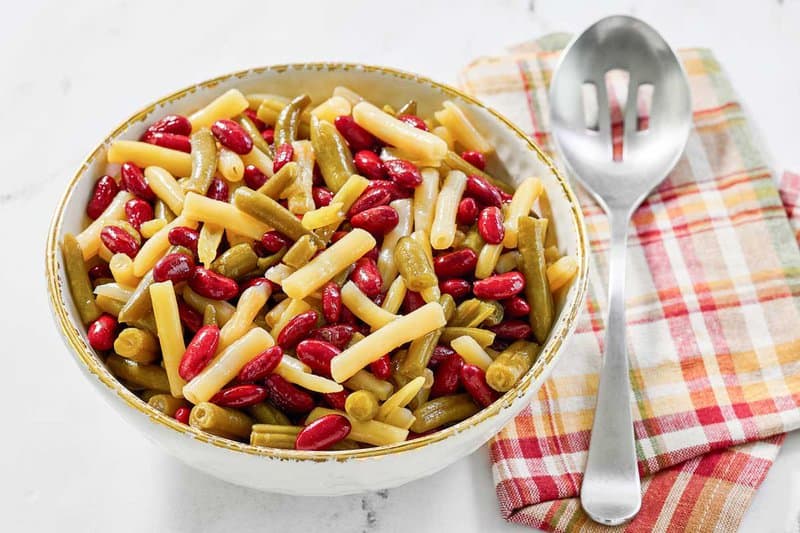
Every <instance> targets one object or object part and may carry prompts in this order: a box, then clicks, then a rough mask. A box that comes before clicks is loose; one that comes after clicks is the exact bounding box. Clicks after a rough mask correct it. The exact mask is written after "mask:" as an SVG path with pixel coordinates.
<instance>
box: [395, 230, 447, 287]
mask: <svg viewBox="0 0 800 533" xmlns="http://www.w3.org/2000/svg"><path fill="white" fill-rule="evenodd" d="M394 262H395V264H396V265H397V269H398V271H399V272H400V275H401V276H402V277H403V281H405V283H406V287H408V288H409V289H410V290H412V291H415V292H420V291H422V290H424V289H427V288H430V287H435V286H436V285H437V284H438V283H439V280H438V278H437V277H436V274H435V273H434V271H433V265H432V264H431V262H430V261H429V260H428V255H427V254H426V253H425V249H424V248H423V247H422V245H421V244H420V243H419V242H418V241H417V240H416V239H414V238H412V237H401V238H400V240H399V241H397V245H396V246H395V248H394Z"/></svg>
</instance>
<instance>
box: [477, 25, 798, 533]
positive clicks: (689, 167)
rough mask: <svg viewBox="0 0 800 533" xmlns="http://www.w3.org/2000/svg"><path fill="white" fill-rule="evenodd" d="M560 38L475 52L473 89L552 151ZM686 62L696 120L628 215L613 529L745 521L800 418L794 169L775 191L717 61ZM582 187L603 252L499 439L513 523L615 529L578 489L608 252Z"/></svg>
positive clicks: (703, 54) (498, 472) (602, 226)
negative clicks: (633, 476)
mask: <svg viewBox="0 0 800 533" xmlns="http://www.w3.org/2000/svg"><path fill="white" fill-rule="evenodd" d="M565 42H566V41H565V38H564V36H563V34H562V35H557V36H550V37H549V38H545V39H543V40H540V41H537V42H536V43H532V44H528V45H524V46H522V47H518V48H516V49H514V50H512V51H511V53H510V54H509V55H507V56H503V57H496V58H484V59H479V60H477V61H475V62H474V63H473V64H471V65H470V66H469V67H467V69H466V70H465V71H464V73H463V77H462V85H463V87H465V89H466V90H467V91H468V92H470V93H472V94H474V95H475V96H477V97H478V98H480V99H481V100H483V101H484V102H486V103H487V104H488V105H490V106H493V107H495V108H496V109H498V110H499V111H500V112H501V113H504V114H505V115H506V116H508V117H509V118H511V120H513V121H515V122H516V123H517V124H518V125H519V126H520V127H522V128H523V129H524V130H525V131H526V132H528V133H529V134H530V135H532V137H533V138H534V139H535V140H536V141H537V142H538V143H539V144H540V145H541V146H543V147H544V148H545V149H552V144H551V139H550V137H549V133H548V118H547V117H548V108H547V84H548V81H549V80H550V76H551V74H552V69H553V67H554V65H555V62H556V60H557V59H558V55H559V50H560V49H561V48H563V46H564V44H565ZM680 57H681V60H682V61H683V64H684V66H685V68H686V71H687V73H688V75H689V83H690V85H691V89H692V105H693V110H694V128H693V129H692V131H691V134H690V137H689V143H688V145H687V148H686V151H685V154H684V155H683V157H682V158H681V160H680V161H679V163H678V165H677V167H676V168H675V170H674V171H673V172H672V173H671V174H670V175H669V177H668V178H667V179H666V180H665V181H664V182H663V184H661V186H659V187H658V189H657V190H656V191H655V192H654V193H653V194H651V195H650V197H649V198H648V199H647V200H646V201H645V203H644V204H643V205H642V206H641V207H640V208H639V210H638V211H637V212H636V214H635V215H634V217H633V223H632V226H631V228H630V232H631V234H630V238H629V244H628V247H629V249H628V283H627V290H628V292H627V304H628V309H627V318H628V345H629V356H630V361H631V366H632V368H631V381H632V384H633V389H634V391H633V392H634V399H635V403H634V405H633V411H634V424H635V433H636V438H637V445H636V450H637V456H638V460H639V470H640V473H641V475H642V496H643V503H642V510H641V512H640V513H639V515H638V516H637V517H636V518H635V519H634V520H633V521H632V522H631V523H629V524H627V525H625V526H620V527H618V528H615V529H619V530H627V531H651V530H652V531H685V530H689V531H733V530H735V529H736V527H737V525H738V524H739V522H740V520H741V518H742V516H743V514H744V512H745V510H746V509H747V506H748V504H749V501H750V499H751V498H752V496H753V493H754V491H755V489H756V488H757V487H758V485H759V484H760V483H761V481H762V480H763V479H764V477H765V476H766V473H767V471H768V469H769V467H770V466H771V464H772V462H773V461H774V459H775V456H776V455H777V452H778V449H779V447H780V445H781V442H782V441H783V433H785V432H786V431H791V430H793V429H795V428H797V427H798V426H800V410H798V409H797V406H798V402H800V300H798V299H797V298H796V295H797V293H798V292H800V253H798V246H797V242H796V232H797V230H798V225H797V224H798V220H799V219H800V208H798V209H795V206H796V205H797V203H798V199H799V198H800V177H798V176H795V175H788V176H787V179H786V185H787V187H786V190H785V192H784V193H783V196H781V194H780V193H779V190H778V187H777V186H776V183H775V181H774V180H773V177H772V174H771V172H770V170H769V168H768V167H767V165H766V163H765V157H764V154H763V153H762V151H761V150H760V149H759V147H758V143H757V140H756V139H755V138H754V133H753V131H752V130H751V128H750V125H749V124H748V122H747V120H746V117H745V115H744V113H743V112H742V108H741V106H740V104H739V103H738V101H737V99H736V96H735V94H734V92H733V90H732V88H731V86H730V83H729V81H728V79H727V78H726V77H725V75H724V73H723V72H722V69H721V67H720V65H719V63H718V62H717V61H716V59H715V58H714V56H713V55H712V54H711V52H709V51H708V50H701V49H693V50H684V51H682V52H681V53H680ZM656 90H658V89H656ZM578 189H580V188H579V187H578ZM578 194H579V197H580V200H581V204H582V206H583V211H584V214H585V217H586V224H587V227H588V230H589V234H590V236H591V245H592V251H593V254H592V260H591V272H590V282H589V291H588V298H587V301H586V304H585V312H584V313H583V316H582V319H581V320H580V321H579V324H578V326H577V331H576V333H575V335H574V338H573V339H572V340H571V342H570V344H569V345H568V346H567V347H566V348H565V349H566V353H565V354H563V357H562V359H561V362H560V364H559V365H558V366H557V368H556V369H555V370H554V372H553V374H552V376H551V378H550V379H549V380H548V381H547V382H546V383H545V384H544V386H543V387H542V388H541V390H540V392H539V394H538V398H537V399H536V400H535V401H534V402H533V403H532V404H531V405H530V406H529V407H527V408H526V409H525V410H524V411H523V412H522V413H521V414H520V415H519V416H518V417H517V418H516V419H515V420H514V421H513V422H512V423H511V424H510V425H509V426H507V427H506V428H505V429H504V430H503V431H502V432H501V433H500V434H499V435H498V437H497V438H495V439H494V441H493V442H492V443H491V446H490V450H491V458H492V462H493V473H494V478H495V482H496V488H497V495H498V498H499V500H500V507H501V511H502V513H503V516H504V517H505V518H506V519H508V520H511V521H513V522H518V523H521V524H526V525H529V526H532V527H537V528H542V529H545V530H550V531H601V530H609V529H611V528H607V527H604V526H599V525H597V524H594V523H593V522H591V521H590V520H589V519H588V517H587V516H586V515H585V514H584V512H583V511H582V509H581V507H580V502H579V499H578V494H579V491H580V486H581V479H582V470H583V467H584V464H585V461H586V450H587V448H588V445H589V434H590V430H591V427H592V413H593V409H594V405H595V397H596V393H597V383H598V369H599V367H600V357H601V355H600V354H601V353H602V348H603V347H602V342H603V328H604V324H603V320H604V314H605V309H606V303H607V302H606V279H607V258H606V253H607V247H608V225H607V220H606V217H605V215H604V214H603V212H602V211H601V209H600V208H599V207H598V205H597V204H596V203H595V202H594V201H593V200H592V199H591V198H590V197H589V195H588V194H586V193H585V192H584V191H581V190H579V191H578ZM787 214H788V216H787ZM790 218H791V221H790ZM793 224H794V226H793Z"/></svg>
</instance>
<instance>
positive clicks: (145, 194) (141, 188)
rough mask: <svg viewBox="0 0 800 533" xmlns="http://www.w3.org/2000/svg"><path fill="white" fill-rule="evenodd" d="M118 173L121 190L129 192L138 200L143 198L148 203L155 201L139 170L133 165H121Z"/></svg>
mask: <svg viewBox="0 0 800 533" xmlns="http://www.w3.org/2000/svg"><path fill="white" fill-rule="evenodd" d="M119 173H120V176H121V181H122V188H123V189H125V190H126V191H130V192H131V193H132V194H135V195H136V196H138V197H139V198H144V199H145V200H147V201H148V202H152V201H155V199H156V195H155V193H154V192H153V189H151V188H150V185H148V184H147V180H146V179H145V177H144V172H142V169H141V168H139V167H137V166H136V165H134V164H133V163H122V167H121V168H120V169H119Z"/></svg>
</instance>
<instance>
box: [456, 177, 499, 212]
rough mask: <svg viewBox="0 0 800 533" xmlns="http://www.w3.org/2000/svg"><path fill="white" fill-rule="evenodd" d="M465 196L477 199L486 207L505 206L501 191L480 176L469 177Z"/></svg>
mask: <svg viewBox="0 0 800 533" xmlns="http://www.w3.org/2000/svg"><path fill="white" fill-rule="evenodd" d="M464 194H465V195H466V196H471V197H472V198H475V199H476V200H478V201H479V202H480V203H482V204H484V205H493V206H495V207H502V205H503V197H502V196H501V195H500V189H498V188H497V187H495V186H494V185H492V184H491V183H489V182H488V181H486V180H485V179H483V178H481V177H480V176H475V175H471V176H467V187H466V190H465V191H464Z"/></svg>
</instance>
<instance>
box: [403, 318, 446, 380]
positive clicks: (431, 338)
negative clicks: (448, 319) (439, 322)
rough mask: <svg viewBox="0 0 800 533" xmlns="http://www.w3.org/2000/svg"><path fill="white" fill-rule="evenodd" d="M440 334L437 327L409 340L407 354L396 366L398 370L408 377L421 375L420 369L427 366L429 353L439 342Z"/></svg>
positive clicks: (440, 329) (429, 357)
mask: <svg viewBox="0 0 800 533" xmlns="http://www.w3.org/2000/svg"><path fill="white" fill-rule="evenodd" d="M441 336H442V328H438V329H435V330H433V331H431V332H429V333H426V334H425V335H423V336H422V337H418V338H416V339H414V340H413V341H411V344H410V345H409V346H408V354H407V355H406V356H405V357H404V358H403V359H402V360H401V361H400V363H399V365H398V367H397V370H398V372H399V373H400V374H403V375H404V376H405V377H407V378H409V379H413V378H415V377H417V376H421V375H422V371H423V370H425V368H427V366H428V363H429V362H430V360H431V355H433V349H434V348H436V345H437V344H439V339H440V338H441ZM403 385H405V383H404V384H403ZM400 386H402V385H400Z"/></svg>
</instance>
